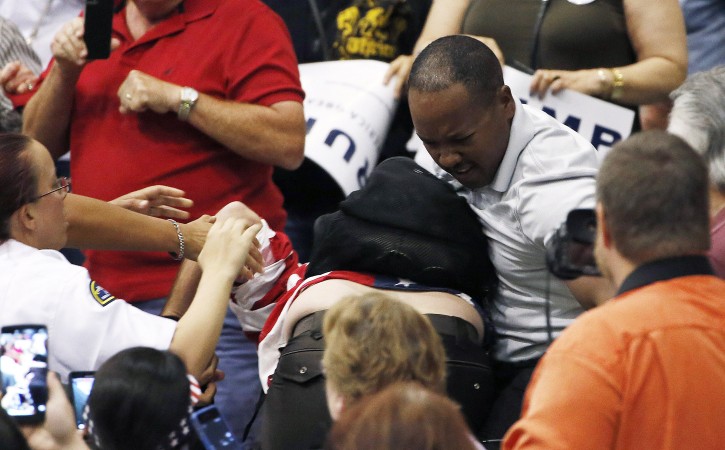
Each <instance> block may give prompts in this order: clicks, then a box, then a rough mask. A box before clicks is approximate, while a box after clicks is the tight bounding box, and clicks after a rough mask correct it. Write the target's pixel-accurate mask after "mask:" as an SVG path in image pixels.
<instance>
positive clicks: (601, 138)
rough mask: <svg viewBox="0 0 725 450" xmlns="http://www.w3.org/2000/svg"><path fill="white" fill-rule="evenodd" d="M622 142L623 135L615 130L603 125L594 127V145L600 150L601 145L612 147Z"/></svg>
mask: <svg viewBox="0 0 725 450" xmlns="http://www.w3.org/2000/svg"><path fill="white" fill-rule="evenodd" d="M621 140H622V135H621V134H619V133H617V132H616V131H614V130H610V129H609V128H606V127H603V126H601V125H595V126H594V135H593V136H592V145H593V146H594V148H596V149H597V150H599V146H600V145H604V146H606V147H611V146H613V145H614V144H616V143H617V142H619V141H621Z"/></svg>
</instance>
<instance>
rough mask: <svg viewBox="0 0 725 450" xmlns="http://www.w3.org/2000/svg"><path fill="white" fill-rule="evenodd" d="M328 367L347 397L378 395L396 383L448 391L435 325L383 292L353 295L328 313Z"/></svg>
mask: <svg viewBox="0 0 725 450" xmlns="http://www.w3.org/2000/svg"><path fill="white" fill-rule="evenodd" d="M323 333H324V335H325V343H326V344H325V345H326V346H325V353H324V356H323V358H322V364H323V367H324V368H325V373H326V378H327V382H328V383H332V384H331V386H332V387H334V388H335V390H336V391H337V392H339V393H340V394H341V395H342V396H343V397H344V398H345V399H347V400H353V401H354V400H357V399H359V398H360V397H362V396H364V395H367V394H371V393H374V392H378V391H380V390H381V389H383V388H384V387H386V386H388V385H389V384H392V383H394V382H396V381H417V382H418V383H420V384H422V385H423V386H425V387H427V388H428V389H431V390H434V391H437V392H441V393H442V392H444V391H445V377H446V369H445V360H446V359H445V350H444V349H443V344H442V343H441V339H440V337H439V336H438V333H437V332H436V331H435V329H434V328H433V325H431V323H430V321H429V320H428V319H427V318H426V317H425V316H423V315H422V314H420V313H418V312H417V311H416V310H415V309H413V308H412V307H411V306H409V305H406V304H404V303H401V302H399V301H397V300H395V299H393V298H391V297H388V296H386V295H383V294H377V293H375V294H365V295H361V296H357V297H348V298H345V299H342V300H341V301H340V302H338V303H337V304H335V305H334V306H333V307H332V308H330V310H329V311H327V313H326V314H325V320H324V324H323Z"/></svg>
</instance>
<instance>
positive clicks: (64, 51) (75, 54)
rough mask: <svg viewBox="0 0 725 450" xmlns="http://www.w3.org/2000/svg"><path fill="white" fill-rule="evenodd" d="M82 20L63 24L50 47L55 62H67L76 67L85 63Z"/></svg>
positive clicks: (78, 19) (86, 50)
mask: <svg viewBox="0 0 725 450" xmlns="http://www.w3.org/2000/svg"><path fill="white" fill-rule="evenodd" d="M83 32H84V31H83V18H80V17H78V18H75V19H73V20H72V21H70V22H68V23H67V24H65V25H64V26H63V27H62V28H61V30H60V31H59V32H58V33H57V34H56V35H55V38H53V42H52V43H51V45H50V48H51V50H52V51H53V56H54V57H55V59H56V61H58V62H60V63H63V62H69V63H72V64H74V65H76V66H83V65H84V64H85V63H86V57H87V56H88V49H87V48H86V44H85V42H83Z"/></svg>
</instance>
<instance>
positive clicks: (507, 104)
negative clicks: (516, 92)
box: [498, 84, 516, 120]
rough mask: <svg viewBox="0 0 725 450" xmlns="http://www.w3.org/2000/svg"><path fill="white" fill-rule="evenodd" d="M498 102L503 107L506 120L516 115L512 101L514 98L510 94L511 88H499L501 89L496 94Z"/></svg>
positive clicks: (514, 103)
mask: <svg viewBox="0 0 725 450" xmlns="http://www.w3.org/2000/svg"><path fill="white" fill-rule="evenodd" d="M498 101H499V102H500V103H501V105H502V107H503V110H504V113H505V116H506V118H507V119H508V120H511V119H513V117H514V114H515V113H516V102H515V101H514V96H513V94H512V93H511V88H509V87H508V86H506V85H505V84H504V85H503V86H501V89H500V90H499V92H498Z"/></svg>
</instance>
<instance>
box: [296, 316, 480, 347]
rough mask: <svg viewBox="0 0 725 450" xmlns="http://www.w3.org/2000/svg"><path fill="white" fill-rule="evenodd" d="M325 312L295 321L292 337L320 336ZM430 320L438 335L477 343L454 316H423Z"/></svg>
mask: <svg viewBox="0 0 725 450" xmlns="http://www.w3.org/2000/svg"><path fill="white" fill-rule="evenodd" d="M325 312H326V310H322V311H317V312H314V313H312V314H308V315H306V316H304V317H303V318H301V319H300V320H298V321H297V323H296V324H295V326H294V327H293V328H292V337H293V338H294V337H297V336H299V335H300V334H302V333H306V332H308V331H313V332H317V333H320V336H321V335H322V319H323V317H324V316H325ZM424 315H425V316H426V317H427V318H428V320H430V322H431V324H432V325H433V328H435V330H436V331H437V332H438V334H443V335H446V336H453V337H455V338H457V339H464V340H467V341H470V342H472V343H474V344H476V343H478V342H479V337H478V331H477V330H476V327H474V326H473V325H471V324H470V323H468V322H466V321H465V320H463V319H461V318H460V317H455V316H445V315H442V314H424Z"/></svg>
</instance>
